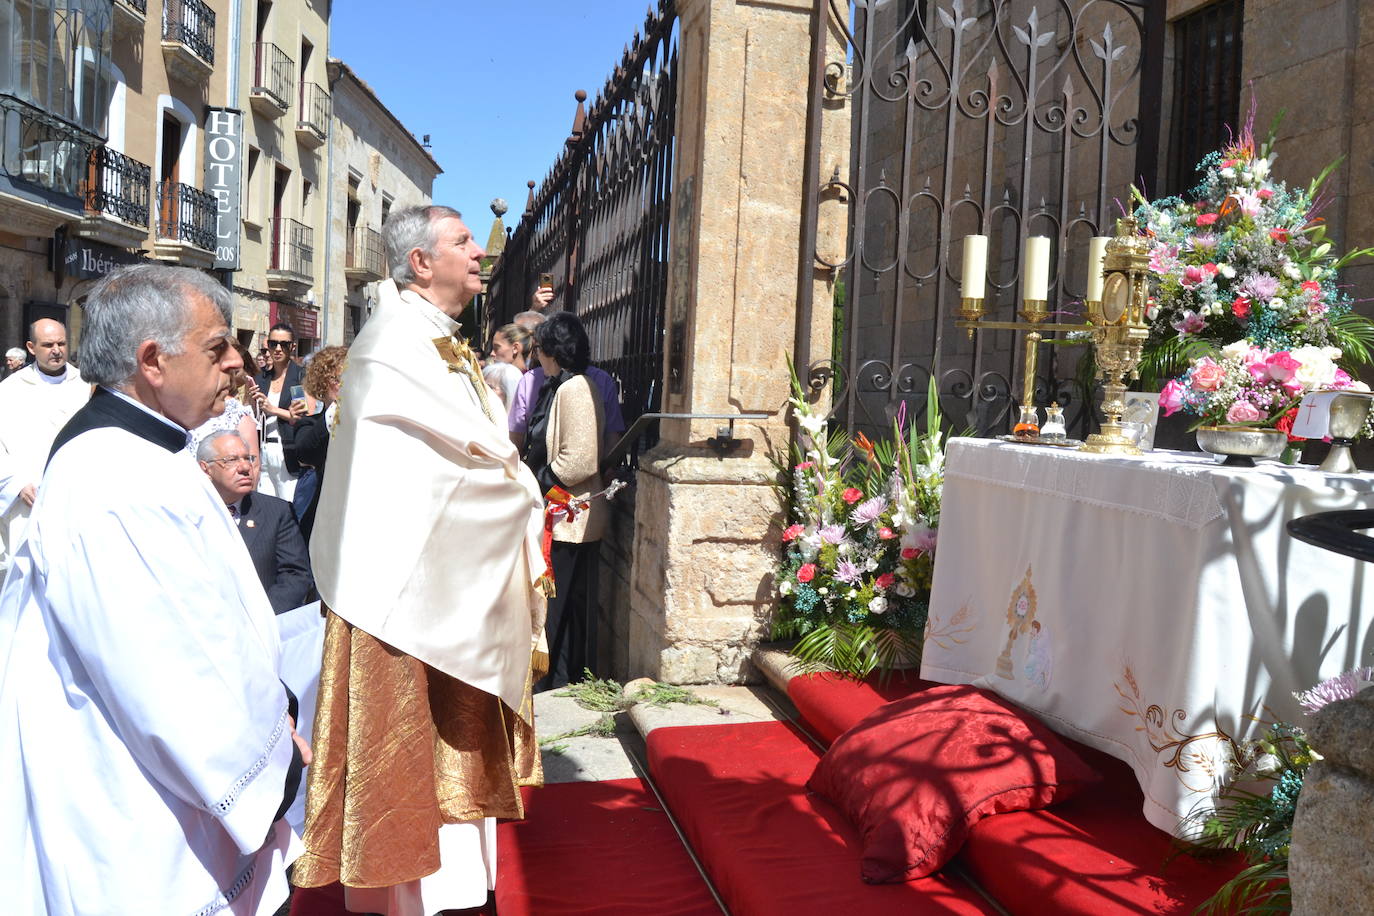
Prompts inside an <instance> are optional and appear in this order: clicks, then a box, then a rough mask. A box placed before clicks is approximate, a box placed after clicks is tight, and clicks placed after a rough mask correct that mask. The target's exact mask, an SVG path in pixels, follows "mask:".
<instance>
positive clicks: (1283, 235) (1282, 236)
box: [1269, 226, 1288, 243]
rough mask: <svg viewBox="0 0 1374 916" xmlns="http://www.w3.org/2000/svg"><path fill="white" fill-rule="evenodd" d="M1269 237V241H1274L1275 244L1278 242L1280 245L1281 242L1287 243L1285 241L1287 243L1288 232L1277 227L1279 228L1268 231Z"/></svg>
mask: <svg viewBox="0 0 1374 916" xmlns="http://www.w3.org/2000/svg"><path fill="white" fill-rule="evenodd" d="M1269 237H1270V238H1271V239H1273V240H1274V241H1276V242H1280V243H1282V242H1287V241H1288V230H1287V229H1284V228H1283V227H1282V226H1279V227H1277V228H1274V229H1270V230H1269Z"/></svg>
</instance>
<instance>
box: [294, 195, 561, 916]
mask: <svg viewBox="0 0 1374 916" xmlns="http://www.w3.org/2000/svg"><path fill="white" fill-rule="evenodd" d="M382 238H383V241H384V243H385V245H386V252H387V261H388V262H389V264H390V270H391V280H387V281H384V282H382V283H381V284H380V285H379V290H378V293H379V297H380V305H379V307H378V309H377V311H376V312H375V313H374V314H373V316H372V317H371V318H370V319H368V322H367V325H366V326H365V327H364V328H363V330H362V333H360V334H359V335H358V338H357V339H356V340H355V341H354V342H353V346H351V347H350V348H349V351H348V368H347V369H345V370H344V376H343V383H342V385H341V387H340V393H339V412H338V418H337V426H336V428H335V431H334V440H333V442H332V443H331V444H330V446H329V467H328V470H327V471H326V472H325V478H324V489H323V490H321V492H320V506H319V512H318V514H317V515H316V517H315V530H314V533H313V534H312V536H311V542H310V557H311V565H312V567H313V568H314V570H315V583H316V586H317V587H318V588H319V591H320V597H321V598H322V599H323V600H324V603H325V604H326V605H327V606H328V607H329V609H330V611H332V613H330V614H329V619H328V622H327V624H326V630H325V642H324V665H323V667H322V669H321V672H320V689H319V702H318V707H317V709H318V711H317V713H316V715H315V731H314V733H313V734H312V736H311V740H312V741H314V742H315V749H316V751H317V754H318V755H317V757H316V760H315V764H314V765H313V766H312V767H311V768H310V773H309V775H308V777H307V781H308V783H309V790H310V791H309V795H308V796H307V798H306V823H305V845H306V848H307V850H308V851H307V853H306V855H304V856H302V857H301V859H300V861H299V862H297V864H296V867H295V869H294V871H293V873H292V880H293V881H295V883H296V884H297V886H299V887H303V888H314V887H320V886H323V885H328V884H331V883H333V882H336V881H337V882H339V883H341V884H342V885H343V886H344V899H345V903H346V905H347V908H348V910H350V911H352V912H357V913H380V914H384V916H434V914H436V913H439V912H442V911H444V910H448V909H464V908H470V907H476V906H482V905H483V904H485V903H486V901H487V893H488V890H490V889H492V888H494V887H495V884H494V881H495V878H496V825H495V822H494V820H493V819H494V818H498V817H520V816H521V814H522V810H523V809H522V804H521V798H520V790H519V784H522V783H524V784H528V783H532V782H537V781H539V780H540V779H541V778H542V777H541V774H540V773H539V771H538V763H539V752H538V748H537V747H536V745H535V742H534V740H533V729H532V719H533V715H532V704H531V702H530V686H531V682H530V678H531V654H532V650H533V648H534V638H535V635H536V634H537V633H539V632H540V631H541V630H542V627H543V616H544V600H543V598H542V597H541V596H540V595H539V594H538V593H537V592H536V591H535V588H534V585H535V582H536V581H537V580H538V579H539V578H540V576H542V575H543V574H544V572H545V567H544V563H543V557H542V554H541V549H540V538H541V534H542V530H543V529H542V523H541V518H542V500H541V499H540V495H539V485H538V484H537V483H536V482H535V480H534V475H533V474H531V473H530V471H529V469H528V468H526V467H525V466H524V464H522V463H521V461H520V457H519V455H517V454H516V451H515V446H514V445H512V444H511V441H510V436H509V435H508V434H507V432H506V422H505V412H504V411H503V410H502V409H501V402H500V401H499V400H497V399H496V397H495V396H493V395H491V394H490V392H488V390H487V387H486V383H485V382H484V381H483V380H482V373H481V370H480V369H478V367H477V362H476V360H475V358H474V356H473V354H472V352H471V351H470V350H469V349H468V348H467V346H466V345H465V344H463V343H462V342H461V341H460V340H459V339H457V338H455V336H454V334H455V332H456V331H457V330H458V316H459V315H461V314H462V312H463V309H464V308H465V307H466V306H467V304H468V303H469V302H470V301H471V300H472V298H473V296H474V294H476V293H477V292H479V291H480V290H481V288H482V279H481V276H480V275H479V273H478V272H479V270H480V268H481V263H480V262H481V258H482V254H483V252H482V249H481V247H480V246H478V245H477V243H476V242H475V241H473V238H472V234H471V233H470V232H469V231H468V228H467V226H465V225H464V224H463V221H462V219H460V218H459V215H458V213H457V212H455V211H454V210H451V209H449V208H448V207H437V206H435V207H409V208H406V209H403V210H397V211H393V212H392V214H391V217H390V218H389V219H388V220H387V222H386V224H385V225H384V226H383V227H382ZM306 896H309V894H308V893H304V894H302V895H300V896H298V897H297V899H298V900H303V899H304V897H306Z"/></svg>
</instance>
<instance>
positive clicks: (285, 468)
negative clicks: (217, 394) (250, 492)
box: [257, 321, 306, 502]
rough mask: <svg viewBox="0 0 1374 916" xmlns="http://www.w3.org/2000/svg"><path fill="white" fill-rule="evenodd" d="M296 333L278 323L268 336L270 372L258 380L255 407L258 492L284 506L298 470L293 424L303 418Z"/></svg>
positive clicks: (291, 492)
mask: <svg viewBox="0 0 1374 916" xmlns="http://www.w3.org/2000/svg"><path fill="white" fill-rule="evenodd" d="M295 353H296V332H295V329H293V328H292V327H291V325H289V324H287V323H286V322H284V321H283V322H278V323H277V324H274V325H273V326H272V329H271V330H270V331H268V332H267V354H268V357H269V358H270V359H271V361H272V365H271V368H270V369H268V370H267V371H266V372H264V373H263V374H262V375H260V376H258V393H257V402H258V407H259V408H260V409H261V410H262V415H263V431H262V474H261V476H260V477H259V478H258V492H259V493H266V494H268V495H269V496H275V497H277V498H278V499H284V500H286V501H287V502H290V501H291V498H292V497H293V496H294V495H295V492H296V481H297V479H298V478H299V477H300V473H301V466H300V463H299V462H298V461H297V460H296V444H295V422H296V420H297V419H299V418H300V417H303V416H305V413H306V404H305V389H304V388H303V387H301V386H302V377H303V375H304V373H302V372H301V367H300V366H297V365H296V363H295V362H294V361H293V360H292V358H291V357H293V356H294V355H295Z"/></svg>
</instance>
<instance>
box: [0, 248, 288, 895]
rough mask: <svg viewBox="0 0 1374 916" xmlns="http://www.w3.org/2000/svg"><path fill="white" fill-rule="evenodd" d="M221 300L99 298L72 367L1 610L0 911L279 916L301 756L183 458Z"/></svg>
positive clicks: (174, 288) (115, 285) (231, 540)
mask: <svg viewBox="0 0 1374 916" xmlns="http://www.w3.org/2000/svg"><path fill="white" fill-rule="evenodd" d="M230 308H231V301H230V299H229V294H228V292H227V291H226V290H225V289H224V287H223V286H220V285H219V284H217V283H215V282H214V281H213V280H211V279H210V278H209V277H208V276H207V275H205V274H202V273H199V272H197V271H192V270H188V269H184V268H169V267H161V266H155V265H139V266H135V267H130V268H124V269H121V270H119V271H116V272H114V273H112V274H110V275H109V276H107V277H106V278H104V279H103V280H102V281H101V282H100V283H99V284H98V285H97V286H96V288H95V289H94V290H93V291H92V293H91V296H90V299H89V301H88V303H87V306H86V322H85V327H84V335H83V363H84V365H85V369H86V374H87V377H88V378H90V379H92V380H93V381H95V382H97V383H98V384H99V387H98V388H97V389H96V392H95V394H94V395H93V396H92V397H91V399H90V400H89V402H88V403H87V404H86V405H85V406H84V407H82V408H81V410H79V411H78V412H77V413H76V415H75V416H74V417H73V418H72V419H71V421H70V422H69V423H68V424H67V425H66V426H65V427H64V428H63V429H62V431H61V432H60V433H59V434H58V436H57V439H56V442H55V443H54V446H53V454H52V458H51V460H50V461H49V463H48V465H47V469H46V471H45V472H44V474H43V478H42V485H41V486H40V487H39V488H38V498H37V502H36V503H35V505H34V509H33V515H32V517H31V518H30V520H29V530H28V533H27V535H26V536H25V538H24V540H23V542H22V543H21V544H20V546H19V547H18V549H17V550H16V552H15V555H14V558H13V563H12V566H11V568H10V570H9V574H8V576H7V577H6V579H5V584H4V588H3V590H0V887H3V888H4V891H3V896H4V903H3V906H2V907H0V909H3V911H4V912H5V913H6V914H18V916H106V914H108V916H128V914H134V913H137V914H159V916H208V914H233V916H271V914H272V913H274V912H275V911H276V909H277V908H278V907H280V906H281V904H282V902H283V901H284V900H285V899H286V895H287V891H288V888H287V884H286V877H285V868H286V865H287V864H288V863H289V862H290V860H291V859H292V858H293V857H294V855H295V854H297V853H298V851H299V841H298V840H297V839H296V837H295V835H294V834H293V833H292V832H291V829H290V828H289V827H288V826H287V824H286V822H285V821H284V820H282V819H281V818H282V815H283V814H284V813H285V811H286V808H287V807H288V805H289V804H290V802H291V800H292V799H293V798H294V796H295V794H296V789H297V786H298V784H299V781H300V778H301V770H302V766H303V765H304V764H305V763H308V762H309V748H308V747H306V746H305V745H304V743H303V742H300V741H299V740H298V739H297V736H296V734H295V730H294V721H293V718H292V715H293V713H292V710H291V707H292V705H293V700H292V697H291V696H290V693H289V691H288V690H287V689H286V688H285V687H284V686H283V685H282V683H281V681H280V680H279V679H278V654H279V644H278V637H277V629H276V620H275V617H274V615H273V613H272V608H271V606H270V605H269V603H268V601H267V596H266V595H265V594H264V592H263V590H262V586H261V584H260V583H259V581H258V577H257V576H256V575H255V574H254V571H253V566H252V563H251V561H250V560H249V558H248V553H247V550H246V549H245V547H244V545H243V539H242V538H241V537H240V536H239V533H238V531H237V530H236V529H235V527H234V524H233V522H232V521H231V519H230V517H229V514H228V513H227V512H226V511H225V508H224V504H223V501H222V500H220V499H219V498H218V496H217V495H216V494H215V492H214V490H213V488H212V487H211V486H210V483H209V481H208V479H207V478H206V477H205V475H204V474H203V473H202V472H201V471H200V469H199V468H198V467H197V466H196V464H195V462H194V461H192V460H191V458H190V457H189V456H188V455H187V454H186V453H185V452H184V451H183V449H184V448H185V446H186V440H187V429H190V428H195V427H196V426H198V425H200V423H202V422H203V421H205V420H206V419H208V418H209V417H210V416H212V415H214V414H215V413H217V412H219V411H221V410H223V407H224V397H225V395H226V394H227V392H228V390H229V384H230V373H231V372H232V371H233V370H234V369H236V368H237V367H239V366H240V365H241V361H240V359H239V357H238V355H237V353H236V352H235V350H234V349H233V348H232V347H231V346H229V333H230V332H229V327H228V319H229V316H230Z"/></svg>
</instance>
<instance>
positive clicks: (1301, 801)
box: [1288, 690, 1374, 916]
mask: <svg viewBox="0 0 1374 916" xmlns="http://www.w3.org/2000/svg"><path fill="white" fill-rule="evenodd" d="M1308 737H1309V738H1310V739H1311V741H1312V746H1313V747H1315V748H1317V749H1318V750H1319V751H1320V752H1321V754H1322V757H1323V759H1322V760H1319V761H1317V762H1316V763H1314V764H1312V766H1311V767H1310V768H1308V771H1307V778H1306V779H1305V780H1304V781H1303V787H1302V794H1301V795H1299V796H1298V810H1297V814H1296V815H1295V817H1294V819H1293V844H1292V847H1291V852H1290V858H1289V863H1288V869H1289V875H1290V880H1291V882H1292V887H1293V913H1294V914H1295V916H1355V914H1368V913H1374V858H1372V857H1371V856H1370V850H1371V849H1374V820H1372V819H1371V818H1370V813H1371V812H1374V690H1365V691H1364V692H1362V693H1360V694H1359V695H1358V696H1356V697H1354V698H1353V699H1349V700H1339V701H1337V702H1335V703H1331V704H1329V705H1328V706H1325V707H1323V708H1322V709H1321V711H1320V712H1318V713H1317V714H1316V715H1315V716H1313V724H1312V726H1311V728H1309V729H1308Z"/></svg>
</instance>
